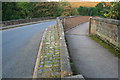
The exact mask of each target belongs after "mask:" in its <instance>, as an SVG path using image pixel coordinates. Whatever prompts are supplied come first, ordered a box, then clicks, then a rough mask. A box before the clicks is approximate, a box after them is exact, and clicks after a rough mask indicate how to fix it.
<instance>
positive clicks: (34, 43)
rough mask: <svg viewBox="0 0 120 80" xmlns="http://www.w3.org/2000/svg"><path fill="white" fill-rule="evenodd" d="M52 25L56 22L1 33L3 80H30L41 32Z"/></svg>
mask: <svg viewBox="0 0 120 80" xmlns="http://www.w3.org/2000/svg"><path fill="white" fill-rule="evenodd" d="M53 24H56V21H51V22H43V23H38V24H32V25H27V26H24V27H18V28H13V29H8V30H4V31H2V77H3V78H32V75H33V71H34V66H35V61H36V57H37V52H38V49H39V44H40V40H41V38H42V35H43V32H44V30H45V28H47V27H49V26H50V25H53Z"/></svg>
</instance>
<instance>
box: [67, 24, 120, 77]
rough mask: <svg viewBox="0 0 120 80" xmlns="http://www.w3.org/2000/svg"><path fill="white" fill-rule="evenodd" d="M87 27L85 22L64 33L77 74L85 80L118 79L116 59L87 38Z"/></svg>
mask: <svg viewBox="0 0 120 80" xmlns="http://www.w3.org/2000/svg"><path fill="white" fill-rule="evenodd" d="M88 26H89V23H88V22H86V23H83V24H80V25H78V26H77V27H75V28H72V29H70V30H68V31H67V32H66V39H67V42H68V43H67V44H68V48H69V52H70V56H71V59H72V62H73V65H74V66H75V68H76V71H77V74H82V75H83V76H84V77H85V78H118V58H117V57H115V56H114V55H113V54H112V53H110V52H109V51H108V50H107V49H105V48H104V47H102V46H101V45H99V44H98V43H96V42H95V41H94V40H92V39H91V38H90V37H89V36H88Z"/></svg>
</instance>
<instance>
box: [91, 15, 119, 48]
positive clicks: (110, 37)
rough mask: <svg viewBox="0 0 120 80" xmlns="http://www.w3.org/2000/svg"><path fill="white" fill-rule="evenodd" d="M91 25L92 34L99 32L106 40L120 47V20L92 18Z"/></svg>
mask: <svg viewBox="0 0 120 80" xmlns="http://www.w3.org/2000/svg"><path fill="white" fill-rule="evenodd" d="M90 26H91V29H90V30H91V31H90V32H91V33H90V34H97V35H98V36H100V37H101V39H103V40H104V41H109V42H110V43H112V44H113V45H115V46H116V47H119V48H120V27H119V26H120V20H114V19H104V18H98V17H97V18H92V19H91V25H90Z"/></svg>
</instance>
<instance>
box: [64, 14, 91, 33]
mask: <svg viewBox="0 0 120 80" xmlns="http://www.w3.org/2000/svg"><path fill="white" fill-rule="evenodd" d="M89 17H90V16H75V17H74V16H73V17H65V18H64V29H65V31H67V30H69V29H71V28H73V27H75V26H77V25H79V24H81V23H84V22H87V21H89Z"/></svg>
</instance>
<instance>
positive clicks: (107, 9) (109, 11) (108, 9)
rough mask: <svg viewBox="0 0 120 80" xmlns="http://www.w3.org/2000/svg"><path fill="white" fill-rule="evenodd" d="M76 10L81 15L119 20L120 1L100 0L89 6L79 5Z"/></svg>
mask: <svg viewBox="0 0 120 80" xmlns="http://www.w3.org/2000/svg"><path fill="white" fill-rule="evenodd" d="M78 12H79V15H82V16H100V17H104V18H109V19H118V20H120V2H111V3H110V4H106V3H105V2H102V3H98V4H97V5H96V6H95V7H89V8H88V7H82V6H80V7H79V8H78Z"/></svg>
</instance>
